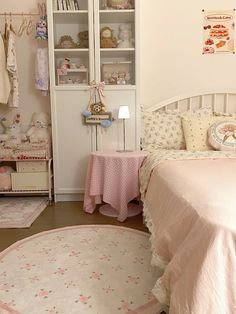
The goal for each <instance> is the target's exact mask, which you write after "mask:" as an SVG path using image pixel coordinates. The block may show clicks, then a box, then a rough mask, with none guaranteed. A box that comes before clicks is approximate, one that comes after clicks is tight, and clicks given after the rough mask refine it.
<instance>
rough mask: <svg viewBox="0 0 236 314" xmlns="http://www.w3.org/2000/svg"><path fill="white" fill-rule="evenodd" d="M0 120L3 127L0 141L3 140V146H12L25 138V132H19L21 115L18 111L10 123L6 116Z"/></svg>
mask: <svg viewBox="0 0 236 314" xmlns="http://www.w3.org/2000/svg"><path fill="white" fill-rule="evenodd" d="M0 122H1V124H2V126H3V128H4V134H0V142H3V143H4V144H5V146H14V145H17V144H20V143H21V141H23V140H25V139H26V137H25V134H23V133H21V116H20V114H19V113H17V114H16V115H15V117H14V118H13V122H12V123H10V121H8V120H7V119H6V118H2V119H1V120H0Z"/></svg>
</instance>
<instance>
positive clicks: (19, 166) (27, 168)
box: [16, 161, 48, 172]
mask: <svg viewBox="0 0 236 314" xmlns="http://www.w3.org/2000/svg"><path fill="white" fill-rule="evenodd" d="M16 171H17V172H47V171H48V166H47V162H46V161H17V162H16Z"/></svg>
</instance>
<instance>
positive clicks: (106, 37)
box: [100, 26, 117, 48]
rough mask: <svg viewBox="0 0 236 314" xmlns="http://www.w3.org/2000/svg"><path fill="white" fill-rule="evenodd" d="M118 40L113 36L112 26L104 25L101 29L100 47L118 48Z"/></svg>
mask: <svg viewBox="0 0 236 314" xmlns="http://www.w3.org/2000/svg"><path fill="white" fill-rule="evenodd" d="M116 46H117V41H116V38H115V37H113V30H112V29H111V28H110V27H107V26H106V27H103V28H102V29H101V31H100V47H101V48H116Z"/></svg>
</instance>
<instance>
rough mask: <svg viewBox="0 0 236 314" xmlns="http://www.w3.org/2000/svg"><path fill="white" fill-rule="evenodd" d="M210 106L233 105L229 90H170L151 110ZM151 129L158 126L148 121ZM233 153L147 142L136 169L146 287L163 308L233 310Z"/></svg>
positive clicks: (233, 108) (228, 313)
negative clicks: (145, 236) (155, 270)
mask: <svg viewBox="0 0 236 314" xmlns="http://www.w3.org/2000/svg"><path fill="white" fill-rule="evenodd" d="M209 106H210V107H212V109H213V111H217V112H221V113H235V112H236V91H228V92H221V91H220V92H217V93H216V92H214V93H211V92H206V93H201V94H200V95H199V94H198V95H191V96H190V95H187V96H180V97H175V98H172V99H170V100H167V101H164V102H161V103H158V104H156V105H155V106H152V107H151V108H148V109H147V111H148V112H150V113H152V112H155V111H159V112H169V111H170V110H172V111H173V112H174V111H176V109H177V111H179V112H185V111H187V110H189V109H199V108H202V107H209ZM156 127H157V128H158V126H156ZM235 178H236V152H235V151H231V152H219V151H207V150H205V151H201V152H192V151H186V150H174V149H171V150H163V149H160V148H158V149H153V147H152V149H151V153H150V155H149V157H148V158H147V160H146V162H145V164H144V165H143V167H142V168H141V171H140V181H141V193H142V199H143V202H144V216H145V219H146V223H147V226H148V227H149V229H150V232H151V234H152V235H151V242H152V249H153V263H154V264H155V265H156V266H157V267H159V268H160V269H161V270H162V273H163V274H162V276H161V278H160V279H159V280H158V282H157V284H156V286H155V287H154V289H153V293H154V294H155V295H156V297H157V298H158V300H159V302H160V303H161V304H163V305H166V304H167V305H169V313H170V314H233V313H236V275H235V273H236V197H235V195H236V193H235V192H236V187H235V181H236V180H235Z"/></svg>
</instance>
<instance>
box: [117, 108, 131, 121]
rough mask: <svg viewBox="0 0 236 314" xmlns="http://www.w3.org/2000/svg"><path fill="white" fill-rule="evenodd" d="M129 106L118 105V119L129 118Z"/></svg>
mask: <svg viewBox="0 0 236 314" xmlns="http://www.w3.org/2000/svg"><path fill="white" fill-rule="evenodd" d="M129 118H130V114H129V106H120V108H119V113H118V119H129Z"/></svg>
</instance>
